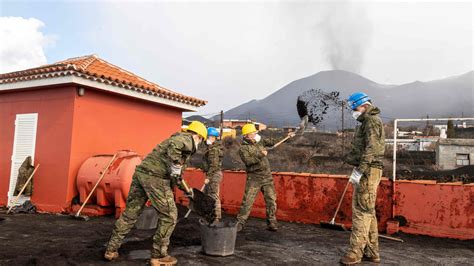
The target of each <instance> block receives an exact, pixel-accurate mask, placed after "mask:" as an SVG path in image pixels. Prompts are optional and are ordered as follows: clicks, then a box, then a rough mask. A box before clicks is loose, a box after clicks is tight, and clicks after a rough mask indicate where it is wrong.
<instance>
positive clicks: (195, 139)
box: [194, 136, 201, 150]
mask: <svg viewBox="0 0 474 266" xmlns="http://www.w3.org/2000/svg"><path fill="white" fill-rule="evenodd" d="M199 144H201V138H199V137H197V136H196V137H194V148H195V149H196V150H197V149H198V147H199Z"/></svg>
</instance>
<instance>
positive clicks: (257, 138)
mask: <svg viewBox="0 0 474 266" xmlns="http://www.w3.org/2000/svg"><path fill="white" fill-rule="evenodd" d="M261 139H262V136H260V135H259V134H255V138H254V140H255V142H257V143H259V142H260V140H261Z"/></svg>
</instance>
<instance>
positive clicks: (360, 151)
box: [346, 105, 385, 174]
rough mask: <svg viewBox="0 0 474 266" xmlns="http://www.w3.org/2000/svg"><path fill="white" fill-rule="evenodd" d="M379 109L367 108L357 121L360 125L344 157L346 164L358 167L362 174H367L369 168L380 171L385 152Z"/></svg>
mask: <svg viewBox="0 0 474 266" xmlns="http://www.w3.org/2000/svg"><path fill="white" fill-rule="evenodd" d="M379 113H380V109H378V108H377V107H375V106H372V105H371V106H369V107H368V108H367V111H366V112H365V113H363V114H362V115H361V116H359V118H358V119H357V120H358V121H359V122H361V125H360V126H359V127H357V128H356V131H355V135H354V139H353V141H352V149H351V151H350V152H349V154H348V155H347V157H346V162H347V163H348V164H351V165H354V166H358V167H359V170H360V171H361V172H362V173H365V174H367V173H369V170H370V167H376V168H379V169H382V167H383V164H382V159H383V155H384V151H385V133H384V129H383V123H382V120H381V119H380V117H379Z"/></svg>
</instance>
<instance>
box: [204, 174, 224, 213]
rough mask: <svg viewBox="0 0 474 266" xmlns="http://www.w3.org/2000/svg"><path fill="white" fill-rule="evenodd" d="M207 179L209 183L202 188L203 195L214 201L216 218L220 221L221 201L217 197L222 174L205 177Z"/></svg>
mask: <svg viewBox="0 0 474 266" xmlns="http://www.w3.org/2000/svg"><path fill="white" fill-rule="evenodd" d="M206 178H207V179H209V183H207V185H206V186H205V187H204V191H203V192H204V194H206V195H208V196H210V197H212V198H213V199H215V200H216V209H215V213H216V218H217V219H219V220H220V219H221V218H222V210H221V200H220V197H219V187H220V184H221V180H222V172H218V173H216V174H214V175H212V176H207V177H206Z"/></svg>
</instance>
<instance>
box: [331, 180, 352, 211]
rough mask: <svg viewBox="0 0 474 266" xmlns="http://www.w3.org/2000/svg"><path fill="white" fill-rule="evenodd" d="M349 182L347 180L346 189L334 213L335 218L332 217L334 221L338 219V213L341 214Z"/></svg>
mask: <svg viewBox="0 0 474 266" xmlns="http://www.w3.org/2000/svg"><path fill="white" fill-rule="evenodd" d="M349 183H350V182H349V180H347V184H346V187H345V188H344V192H342V196H341V198H340V199H339V204H337V208H336V211H335V212H334V216H333V217H332V219H333V220H335V219H336V216H337V213H338V212H339V208H341V204H342V200H343V199H344V196H345V195H346V191H347V188H348V187H349Z"/></svg>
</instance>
